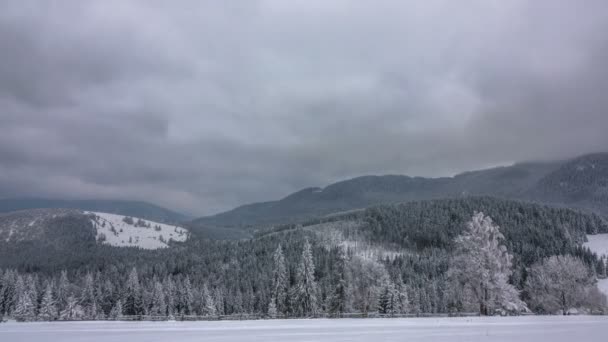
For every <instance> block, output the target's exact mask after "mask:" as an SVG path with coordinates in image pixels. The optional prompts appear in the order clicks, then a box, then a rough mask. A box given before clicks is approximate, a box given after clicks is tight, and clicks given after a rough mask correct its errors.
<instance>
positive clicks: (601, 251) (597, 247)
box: [583, 234, 608, 256]
mask: <svg viewBox="0 0 608 342" xmlns="http://www.w3.org/2000/svg"><path fill="white" fill-rule="evenodd" d="M587 240H588V241H587V242H585V243H584V244H583V246H585V247H589V249H590V250H591V251H592V252H594V253H597V255H598V256H602V255H608V234H595V235H587Z"/></svg>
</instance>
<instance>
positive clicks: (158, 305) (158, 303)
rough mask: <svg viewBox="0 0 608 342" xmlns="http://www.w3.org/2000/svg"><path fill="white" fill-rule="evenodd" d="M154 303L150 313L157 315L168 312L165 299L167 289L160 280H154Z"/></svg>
mask: <svg viewBox="0 0 608 342" xmlns="http://www.w3.org/2000/svg"><path fill="white" fill-rule="evenodd" d="M151 300H152V303H151V308H150V314H151V315H155V316H164V315H166V314H167V304H166V301H165V291H164V289H163V285H162V284H161V283H160V282H159V281H158V280H156V281H154V289H153V290H152V298H151Z"/></svg>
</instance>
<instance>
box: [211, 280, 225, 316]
mask: <svg viewBox="0 0 608 342" xmlns="http://www.w3.org/2000/svg"><path fill="white" fill-rule="evenodd" d="M213 302H214V303H215V312H216V314H218V315H223V314H224V313H225V312H224V294H223V292H222V289H221V288H220V287H216V288H215V290H214V291H213Z"/></svg>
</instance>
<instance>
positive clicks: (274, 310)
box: [268, 297, 278, 318]
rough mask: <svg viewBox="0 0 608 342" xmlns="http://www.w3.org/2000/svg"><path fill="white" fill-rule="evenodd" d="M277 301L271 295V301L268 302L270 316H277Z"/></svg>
mask: <svg viewBox="0 0 608 342" xmlns="http://www.w3.org/2000/svg"><path fill="white" fill-rule="evenodd" d="M276 303H277V301H276V300H275V299H274V298H273V297H271V298H270V302H269V303H268V317H270V318H277V315H278V313H277V304H276Z"/></svg>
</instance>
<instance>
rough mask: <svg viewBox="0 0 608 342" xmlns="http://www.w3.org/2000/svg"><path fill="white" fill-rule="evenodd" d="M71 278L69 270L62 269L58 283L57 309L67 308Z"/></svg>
mask: <svg viewBox="0 0 608 342" xmlns="http://www.w3.org/2000/svg"><path fill="white" fill-rule="evenodd" d="M69 292H70V280H69V279H68V272H67V271H66V270H62V271H61V275H60V277H59V282H58V283H57V291H56V294H57V296H56V299H57V309H58V310H63V308H65V306H66V304H67V301H68V297H69V296H70V294H69Z"/></svg>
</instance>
